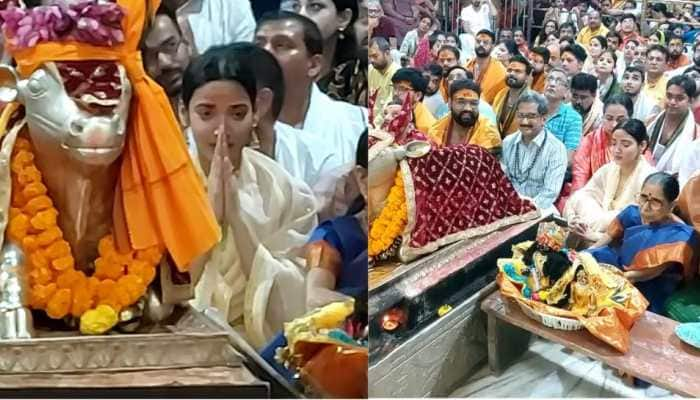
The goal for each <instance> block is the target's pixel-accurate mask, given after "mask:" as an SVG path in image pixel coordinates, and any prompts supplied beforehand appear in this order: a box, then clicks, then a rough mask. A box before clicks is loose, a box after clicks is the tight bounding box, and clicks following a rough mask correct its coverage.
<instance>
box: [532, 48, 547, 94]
mask: <svg viewBox="0 0 700 400" xmlns="http://www.w3.org/2000/svg"><path fill="white" fill-rule="evenodd" d="M549 57H550V53H549V50H547V48H546V47H535V48H534V49H532V50H531V51H530V65H532V84H531V85H530V88H531V89H532V90H534V91H535V92H537V93H539V94H543V93H544V82H545V79H546V78H547V71H546V69H547V65H548V64H549Z"/></svg>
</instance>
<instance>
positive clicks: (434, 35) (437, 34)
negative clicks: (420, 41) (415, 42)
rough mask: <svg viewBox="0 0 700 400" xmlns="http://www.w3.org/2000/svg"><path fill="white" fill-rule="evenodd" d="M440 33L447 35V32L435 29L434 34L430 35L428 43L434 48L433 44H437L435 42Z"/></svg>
mask: <svg viewBox="0 0 700 400" xmlns="http://www.w3.org/2000/svg"><path fill="white" fill-rule="evenodd" d="M440 35H442V36H445V32H442V31H435V32H433V34H432V35H430V36H428V44H429V45H430V48H431V49H432V48H433V46H435V42H437V41H438V39H439V38H440Z"/></svg>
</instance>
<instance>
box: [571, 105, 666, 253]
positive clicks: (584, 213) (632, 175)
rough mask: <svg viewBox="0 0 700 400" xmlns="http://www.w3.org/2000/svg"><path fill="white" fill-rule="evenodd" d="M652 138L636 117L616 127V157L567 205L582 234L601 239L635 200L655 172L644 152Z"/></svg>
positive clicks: (573, 223) (612, 146) (613, 147)
mask: <svg viewBox="0 0 700 400" xmlns="http://www.w3.org/2000/svg"><path fill="white" fill-rule="evenodd" d="M628 100H629V99H628ZM648 140H649V138H648V137H647V131H646V128H645V127H644V124H643V123H642V122H641V121H639V120H636V119H631V120H628V121H625V122H622V123H620V124H618V126H616V127H615V129H613V133H612V135H611V137H610V152H611V158H612V161H611V162H609V163H607V164H605V165H603V166H602V167H601V168H600V169H598V170H597V171H596V172H595V173H594V174H593V177H592V178H591V180H590V181H588V183H586V185H585V186H584V187H583V188H582V189H581V190H579V191H577V192H576V193H574V194H573V196H571V198H570V199H569V201H568V202H567V203H566V207H565V208H564V218H566V219H567V220H568V221H569V224H570V225H571V226H572V227H573V229H574V231H575V232H576V233H577V234H579V235H580V236H581V237H583V238H584V239H587V240H589V241H591V242H595V241H597V240H599V239H600V238H601V237H602V236H603V235H604V232H605V230H606V229H607V227H608V226H609V225H610V222H611V221H612V220H613V219H614V218H615V216H616V215H617V214H618V213H619V212H620V211H621V210H622V209H624V208H625V207H627V206H629V205H630V204H633V203H634V196H635V195H636V194H637V193H638V192H639V190H640V189H641V187H642V182H644V180H645V179H646V178H647V176H649V175H650V174H652V173H654V172H655V170H654V167H652V166H651V165H649V163H648V162H647V161H646V160H645V159H644V157H643V156H642V153H643V152H644V150H645V149H646V146H647V143H648Z"/></svg>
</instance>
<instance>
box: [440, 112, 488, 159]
mask: <svg viewBox="0 0 700 400" xmlns="http://www.w3.org/2000/svg"><path fill="white" fill-rule="evenodd" d="M451 122H452V115H451V114H448V115H446V116H444V117H442V118H440V120H438V121H437V122H436V123H435V124H434V125H433V126H432V127H431V128H430V130H429V131H428V137H430V138H431V139H432V140H433V141H435V143H437V144H438V145H439V146H444V145H445V143H446V141H447V137H448V133H449V130H450V126H451ZM466 144H474V145H477V146H481V147H483V148H485V149H486V150H491V149H493V148H496V147H500V146H501V135H499V134H498V129H496V126H495V125H494V124H493V123H492V122H491V120H489V119H488V118H487V117H485V116H483V115H479V119H478V120H477V121H476V124H475V125H474V128H473V129H472V133H471V135H470V136H469V140H468V141H467V143H466Z"/></svg>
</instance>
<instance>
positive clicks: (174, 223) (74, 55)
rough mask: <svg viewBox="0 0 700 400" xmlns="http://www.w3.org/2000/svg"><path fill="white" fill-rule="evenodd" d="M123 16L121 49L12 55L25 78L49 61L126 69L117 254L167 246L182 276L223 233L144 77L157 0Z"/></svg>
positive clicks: (155, 89)
mask: <svg viewBox="0 0 700 400" xmlns="http://www.w3.org/2000/svg"><path fill="white" fill-rule="evenodd" d="M117 3H118V4H119V5H120V6H121V7H122V8H123V9H124V11H125V16H124V20H123V22H122V27H123V30H124V37H125V40H124V43H122V44H120V45H116V46H112V47H100V46H93V45H89V44H86V43H80V42H74V41H65V42H42V43H39V44H37V45H36V46H35V47H32V48H27V49H21V50H15V51H12V49H10V50H11V53H12V55H13V57H14V58H15V60H16V62H17V70H18V72H19V74H20V75H21V76H22V77H24V78H26V77H28V76H29V75H30V74H31V73H32V72H34V71H35V70H36V69H37V68H39V67H40V66H41V65H42V64H43V63H45V62H48V61H82V60H107V61H116V62H120V63H121V64H123V65H124V67H125V69H126V71H127V74H128V76H129V79H130V80H131V84H132V86H133V89H134V96H133V98H132V104H131V109H130V115H129V123H128V126H127V135H128V137H127V140H126V146H125V149H124V153H123V155H122V164H121V172H120V179H119V184H118V187H117V189H116V191H117V195H116V196H115V205H114V234H115V237H116V240H117V244H118V245H119V247H120V248H126V247H128V246H131V248H133V249H135V250H140V249H146V248H148V247H152V246H155V245H161V246H165V247H166V248H167V250H168V251H169V252H170V255H171V256H172V258H173V260H174V261H175V263H176V264H177V267H178V269H180V270H181V271H185V270H187V268H188V267H189V264H190V263H191V262H192V261H193V260H194V258H196V257H198V256H200V255H202V254H204V253H205V252H207V251H208V250H209V249H211V248H212V247H213V246H214V245H215V244H216V243H217V242H218V241H219V239H220V237H221V232H220V229H219V226H218V224H217V223H216V219H215V218H214V214H213V212H212V209H211V207H210V205H209V200H208V199H207V196H206V194H205V192H204V188H203V187H202V184H201V182H200V180H199V178H198V176H197V174H196V172H195V170H194V168H193V166H192V162H191V160H190V157H189V154H188V153H187V146H186V145H185V141H184V138H183V135H182V133H181V129H180V126H179V124H178V122H177V120H176V118H175V114H174V113H173V110H172V108H171V107H170V103H169V101H168V97H167V96H166V95H165V92H164V91H163V89H162V88H161V87H160V86H159V85H158V84H157V83H156V82H155V81H153V80H152V79H151V78H150V77H148V76H147V75H146V72H145V70H144V66H143V62H142V60H141V53H140V52H139V50H138V49H139V43H140V40H141V36H142V32H143V29H144V26H145V24H146V20H147V18H149V17H151V16H153V15H154V14H155V10H156V9H157V8H158V6H159V5H160V0H153V1H151V2H150V3H151V5H152V9H150V10H147V9H146V8H147V6H146V4H147V2H145V1H144V0H117Z"/></svg>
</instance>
